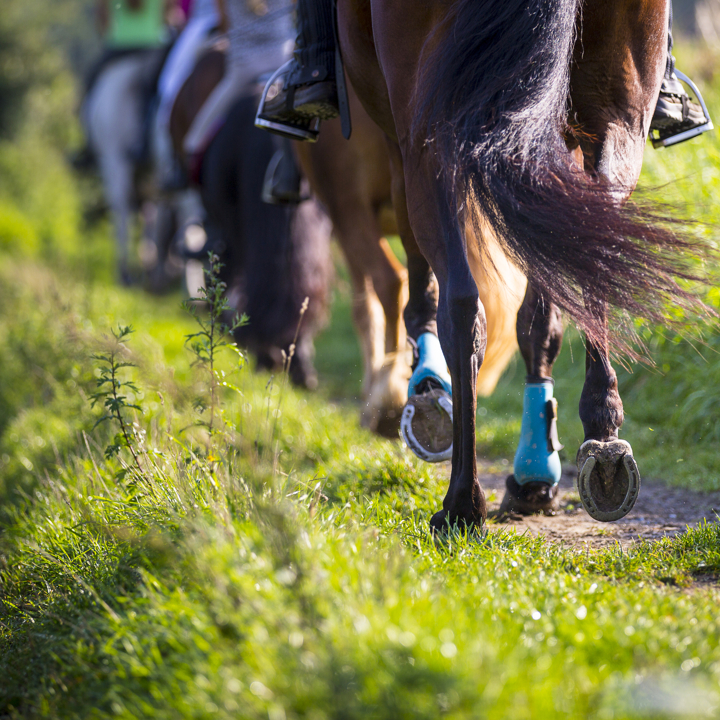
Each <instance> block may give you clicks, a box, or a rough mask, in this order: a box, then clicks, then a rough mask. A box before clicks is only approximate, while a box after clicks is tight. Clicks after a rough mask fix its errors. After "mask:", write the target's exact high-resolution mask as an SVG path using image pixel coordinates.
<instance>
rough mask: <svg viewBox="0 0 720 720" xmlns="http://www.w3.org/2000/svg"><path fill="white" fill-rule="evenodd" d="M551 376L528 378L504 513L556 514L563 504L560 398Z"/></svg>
mask: <svg viewBox="0 0 720 720" xmlns="http://www.w3.org/2000/svg"><path fill="white" fill-rule="evenodd" d="M553 386H554V383H553V381H552V379H551V378H543V379H541V380H539V381H538V380H536V379H533V380H528V381H527V382H526V384H525V393H524V397H523V416H522V425H521V428H520V442H519V443H518V448H517V451H516V453H515V462H514V464H513V474H512V475H510V476H509V477H508V479H507V481H506V487H507V492H506V493H505V497H504V498H503V501H502V505H501V507H500V513H501V514H506V513H509V512H519V513H521V514H523V515H526V514H532V513H536V512H544V513H545V514H547V515H554V514H555V512H556V511H557V508H558V506H559V496H558V487H557V485H558V483H559V482H560V476H561V474H562V467H561V464H560V456H559V454H558V451H559V450H562V447H563V446H562V445H561V444H560V442H559V440H558V434H557V401H556V400H555V398H554V397H553Z"/></svg>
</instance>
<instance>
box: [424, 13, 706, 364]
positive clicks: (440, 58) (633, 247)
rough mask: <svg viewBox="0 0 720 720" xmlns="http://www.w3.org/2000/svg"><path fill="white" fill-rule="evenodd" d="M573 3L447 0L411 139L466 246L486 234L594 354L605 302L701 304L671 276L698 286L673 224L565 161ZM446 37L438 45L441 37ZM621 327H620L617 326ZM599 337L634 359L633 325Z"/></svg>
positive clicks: (641, 308) (652, 313) (646, 312)
mask: <svg viewBox="0 0 720 720" xmlns="http://www.w3.org/2000/svg"><path fill="white" fill-rule="evenodd" d="M579 6H580V0H504V2H497V0H459V1H458V2H456V3H453V4H452V10H451V13H450V14H449V15H448V16H447V18H446V19H445V21H444V23H443V24H442V25H440V26H438V27H437V28H436V30H435V32H436V33H441V34H442V35H443V37H441V38H438V39H437V42H428V43H426V47H429V48H434V49H432V50H429V51H428V53H427V55H426V56H425V57H424V58H423V62H422V66H421V72H420V76H419V80H418V84H417V88H418V89H417V91H416V101H417V107H418V113H417V115H416V120H415V123H414V126H413V128H412V130H413V137H414V138H416V139H417V141H418V142H424V143H427V145H428V147H429V148H430V150H431V151H432V152H434V153H435V156H436V159H437V163H438V167H439V171H440V176H441V178H442V180H443V184H444V187H445V190H446V193H447V200H448V203H449V204H450V206H451V208H452V209H453V211H454V212H453V215H454V217H456V218H457V222H458V223H460V222H462V219H463V218H464V219H465V220H468V218H469V219H470V221H471V222H473V224H474V225H475V227H476V229H477V232H476V233H475V235H476V237H477V238H478V239H480V240H481V239H482V235H483V233H482V230H483V228H484V227H485V228H486V227H487V224H489V225H490V228H491V230H492V231H493V233H494V234H495V235H496V237H497V238H498V240H499V242H500V243H501V246H502V247H503V249H504V251H505V252H506V253H507V254H508V255H509V257H510V258H511V259H512V260H513V261H514V262H515V263H516V264H517V265H518V266H519V267H520V268H521V269H522V270H523V272H524V273H525V274H526V275H527V277H528V279H529V281H531V282H532V283H534V284H535V285H536V287H539V288H542V290H543V292H544V293H546V294H547V296H548V297H549V298H550V299H551V300H552V301H554V302H556V303H557V304H558V305H560V306H561V307H562V308H563V309H564V310H566V311H567V312H568V313H569V314H570V315H571V316H572V318H573V319H574V320H575V321H576V322H577V323H578V325H579V326H580V327H581V328H582V329H583V330H585V332H586V333H587V336H588V339H589V340H590V341H591V342H593V343H596V344H598V345H600V346H604V345H605V344H606V343H607V342H608V337H607V329H606V315H605V306H606V303H607V304H609V305H611V306H614V307H615V308H617V309H619V310H620V311H627V313H629V314H632V315H639V316H643V317H645V318H647V319H650V320H653V321H661V320H664V315H663V308H664V307H666V305H667V303H668V302H669V303H671V304H675V305H677V304H680V305H682V306H685V307H691V308H693V309H696V310H697V309H704V310H706V308H705V306H704V305H703V304H702V303H701V302H700V301H699V300H698V299H697V298H696V297H695V296H694V295H693V294H692V293H691V292H689V291H688V290H686V289H684V288H682V287H681V286H680V285H679V284H678V282H677V280H678V279H688V280H696V279H698V278H697V277H696V270H695V269H694V268H693V260H692V254H693V253H694V252H697V251H698V249H699V247H698V243H697V242H695V241H693V240H691V239H689V238H688V237H687V236H686V235H684V234H683V232H682V230H683V224H682V223H681V222H679V221H677V220H672V219H669V218H666V217H662V216H661V215H660V214H659V213H656V212H655V211H654V210H652V209H650V208H648V207H642V206H640V205H638V204H635V203H630V202H627V203H623V202H621V201H618V196H619V195H622V196H623V197H625V196H627V195H628V194H629V191H630V190H631V189H632V188H619V187H612V186H611V185H610V183H609V182H608V181H606V180H604V179H603V178H602V177H599V176H597V175H596V176H593V175H590V174H588V173H586V172H584V171H583V170H582V169H581V168H578V167H577V165H575V164H574V162H573V159H572V156H571V154H570V152H569V150H568V147H567V145H566V142H565V137H566V134H567V133H568V132H569V128H568V122H567V114H568V107H569V96H570V66H571V61H572V55H573V48H574V44H575V36H576V23H577V17H578V12H579ZM444 38H447V41H446V42H443V39H444ZM618 327H619V326H618ZM622 330H624V332H620V333H618V334H614V335H613V337H612V338H610V339H609V340H610V342H611V343H613V345H614V347H615V348H616V349H617V350H622V351H624V352H627V353H629V354H630V355H634V354H635V353H634V352H633V351H632V349H631V341H632V340H633V339H634V334H633V332H632V325H631V324H629V323H622Z"/></svg>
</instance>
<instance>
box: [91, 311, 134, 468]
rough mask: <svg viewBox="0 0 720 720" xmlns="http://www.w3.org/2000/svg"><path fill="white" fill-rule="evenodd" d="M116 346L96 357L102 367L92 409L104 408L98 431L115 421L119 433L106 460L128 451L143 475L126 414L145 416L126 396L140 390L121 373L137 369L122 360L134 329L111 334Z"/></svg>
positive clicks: (107, 452) (121, 329) (124, 328)
mask: <svg viewBox="0 0 720 720" xmlns="http://www.w3.org/2000/svg"><path fill="white" fill-rule="evenodd" d="M111 332H112V336H113V338H114V342H113V343H112V345H111V347H110V349H109V350H108V351H107V352H104V353H98V354H95V355H93V356H92V357H93V359H94V360H96V361H97V362H99V363H100V367H99V370H100V374H99V377H98V379H97V391H96V392H95V393H93V395H92V406H93V407H95V406H96V405H98V404H99V403H102V406H103V407H104V408H105V414H104V415H103V416H102V417H101V418H100V419H99V420H98V421H97V422H96V423H95V427H97V426H98V425H100V424H101V423H104V422H107V421H109V420H114V421H115V422H116V423H117V424H118V427H119V429H120V432H119V433H117V434H116V435H115V437H114V438H113V442H112V443H110V444H109V445H108V446H107V447H106V448H105V457H107V458H111V457H113V456H116V455H118V454H119V453H120V451H121V450H122V449H123V448H127V449H128V451H129V452H130V454H131V455H132V459H133V462H134V463H135V467H136V468H137V470H138V472H139V473H140V475H142V474H143V466H142V464H141V463H140V455H139V453H138V449H137V447H136V444H137V440H138V433H137V432H136V431H135V427H134V426H133V424H132V423H131V422H130V421H129V419H128V417H127V413H128V411H130V410H136V411H138V412H142V408H141V407H140V406H139V405H136V404H135V403H132V402H129V401H128V396H127V394H126V393H127V392H128V391H130V392H132V393H134V394H135V395H137V393H138V392H139V391H138V388H137V386H136V385H135V383H134V382H133V381H132V380H123V379H122V377H121V374H122V373H121V371H122V369H123V368H131V367H135V364H134V363H131V362H129V361H127V360H123V359H122V357H123V355H125V354H126V353H127V347H126V345H125V343H126V341H127V339H128V337H129V336H130V334H131V333H132V332H133V329H132V327H130V326H129V325H128V326H125V327H123V326H122V325H119V326H118V329H117V331H115V330H112V331H111Z"/></svg>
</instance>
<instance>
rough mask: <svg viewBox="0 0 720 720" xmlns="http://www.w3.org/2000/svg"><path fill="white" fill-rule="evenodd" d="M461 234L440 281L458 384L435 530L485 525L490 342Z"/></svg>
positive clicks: (444, 328) (445, 341) (442, 317)
mask: <svg viewBox="0 0 720 720" xmlns="http://www.w3.org/2000/svg"><path fill="white" fill-rule="evenodd" d="M461 243H462V239H461V238H458V239H457V241H456V242H455V243H453V244H452V245H450V247H449V248H448V250H449V251H450V252H448V268H447V270H448V272H447V275H446V276H445V277H443V278H442V279H441V283H440V304H439V308H438V310H439V312H438V320H439V322H438V329H439V331H440V342H441V343H442V348H443V351H444V353H445V357H446V358H447V361H448V366H449V367H450V374H451V375H452V385H453V454H452V474H451V476H450V486H449V488H448V491H447V495H446V496H445V499H444V500H443V509H442V510H441V511H440V512H438V513H435V515H433V517H432V520H431V521H430V525H431V527H432V528H433V529H434V530H445V529H446V528H447V525H448V524H455V523H457V522H459V521H463V522H464V523H465V524H466V525H467V526H468V527H472V526H476V527H482V525H483V523H484V521H485V518H486V516H487V505H486V502H485V495H484V493H483V491H482V488H481V487H480V483H479V482H478V479H477V460H476V454H475V411H476V409H477V397H476V383H477V375H478V370H479V369H480V366H481V365H482V361H483V358H484V356H485V348H486V345H487V324H486V320H485V310H484V308H483V306H482V303H481V302H480V298H479V296H478V292H477V287H476V285H475V281H474V280H473V277H472V275H471V273H470V269H469V267H468V265H467V260H466V257H465V256H464V254H463V253H462V252H458V250H460V248H459V247H457V246H458V245H461Z"/></svg>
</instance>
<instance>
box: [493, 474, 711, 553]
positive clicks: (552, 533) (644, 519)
mask: <svg viewBox="0 0 720 720" xmlns="http://www.w3.org/2000/svg"><path fill="white" fill-rule="evenodd" d="M479 469H480V472H481V475H480V482H481V484H482V486H483V488H485V492H486V495H488V498H489V503H488V504H489V509H490V511H491V514H492V511H496V510H497V509H498V508H499V507H500V502H501V501H502V498H503V495H504V494H505V477H506V474H502V475H500V474H497V473H490V472H485V473H483V472H482V469H481V468H479ZM488 469H489V468H488ZM576 475H577V471H576V470H575V469H574V468H572V467H571V466H566V467H564V468H563V475H562V478H561V480H560V488H561V493H562V495H561V500H560V511H559V513H558V514H557V515H555V516H554V517H545V516H543V515H534V516H531V517H522V516H519V515H516V516H512V517H511V518H509V519H507V520H505V521H504V522H503V523H502V524H501V525H496V526H495V527H514V528H515V529H516V530H517V532H524V531H525V530H528V531H530V532H531V533H533V534H534V535H540V534H543V535H547V536H548V537H549V538H551V539H552V540H557V541H561V542H563V543H565V544H567V545H574V546H576V547H582V546H584V545H590V546H593V547H604V546H607V545H613V544H615V543H617V542H619V543H620V544H621V545H622V547H623V548H627V547H628V546H629V545H631V544H632V543H633V542H634V541H637V540H659V539H660V538H663V537H672V536H674V535H677V534H678V533H681V532H683V531H684V530H685V527H686V526H687V525H690V526H692V527H694V526H695V525H697V524H698V523H699V522H700V521H701V520H703V519H707V520H708V521H711V522H716V521H718V514H720V492H714V493H700V492H694V491H692V490H683V489H681V488H672V487H667V486H666V485H663V484H662V483H660V482H657V481H653V480H645V479H643V480H642V485H641V488H640V497H639V498H638V500H637V503H636V504H635V507H634V508H633V509H632V511H631V512H630V513H629V514H628V515H627V516H626V517H624V518H623V519H622V520H618V521H617V522H613V523H601V522H597V521H596V520H593V519H592V518H591V517H590V516H589V515H588V514H587V513H586V512H585V510H584V509H583V507H582V505H581V504H580V497H579V495H578V493H577V488H576V486H575V478H576ZM493 491H494V493H493ZM491 527H492V525H491Z"/></svg>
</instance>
